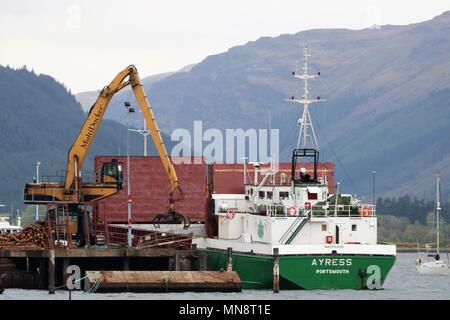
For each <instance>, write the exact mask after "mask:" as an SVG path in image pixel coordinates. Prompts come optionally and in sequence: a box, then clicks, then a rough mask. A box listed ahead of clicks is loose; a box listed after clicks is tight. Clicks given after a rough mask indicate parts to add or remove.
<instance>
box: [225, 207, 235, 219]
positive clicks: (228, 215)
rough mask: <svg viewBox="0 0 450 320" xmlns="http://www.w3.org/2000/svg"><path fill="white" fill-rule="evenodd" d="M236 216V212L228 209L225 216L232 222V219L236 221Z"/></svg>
mask: <svg viewBox="0 0 450 320" xmlns="http://www.w3.org/2000/svg"><path fill="white" fill-rule="evenodd" d="M235 215H236V210H233V209H228V210H227V213H226V214H225V218H226V219H230V220H232V219H234V217H235Z"/></svg>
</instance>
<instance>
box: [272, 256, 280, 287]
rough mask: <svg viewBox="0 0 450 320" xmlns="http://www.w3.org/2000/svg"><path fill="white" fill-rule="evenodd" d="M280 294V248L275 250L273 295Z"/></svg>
mask: <svg viewBox="0 0 450 320" xmlns="http://www.w3.org/2000/svg"><path fill="white" fill-rule="evenodd" d="M279 292H280V256H279V250H278V248H273V293H279Z"/></svg>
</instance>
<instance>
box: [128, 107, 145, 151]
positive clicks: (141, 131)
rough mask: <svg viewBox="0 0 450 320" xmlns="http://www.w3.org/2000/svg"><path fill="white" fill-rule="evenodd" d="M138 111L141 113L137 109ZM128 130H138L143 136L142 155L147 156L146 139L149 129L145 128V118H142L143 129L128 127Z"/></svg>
mask: <svg viewBox="0 0 450 320" xmlns="http://www.w3.org/2000/svg"><path fill="white" fill-rule="evenodd" d="M139 113H141V111H139ZM128 130H129V131H134V132H138V133H140V134H141V135H142V136H143V137H144V157H146V156H147V139H148V135H149V134H150V130H148V129H147V123H146V122H145V119H144V129H141V128H139V129H128Z"/></svg>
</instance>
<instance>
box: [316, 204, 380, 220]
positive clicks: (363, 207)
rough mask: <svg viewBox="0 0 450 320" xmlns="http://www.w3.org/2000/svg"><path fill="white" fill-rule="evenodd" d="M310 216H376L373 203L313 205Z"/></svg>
mask: <svg viewBox="0 0 450 320" xmlns="http://www.w3.org/2000/svg"><path fill="white" fill-rule="evenodd" d="M312 217H354V218H355V217H376V206H375V205H373V204H355V205H340V204H338V205H328V206H326V207H325V206H324V207H320V206H313V208H312Z"/></svg>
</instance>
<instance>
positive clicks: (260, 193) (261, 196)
mask: <svg viewBox="0 0 450 320" xmlns="http://www.w3.org/2000/svg"><path fill="white" fill-rule="evenodd" d="M258 196H259V198H260V199H264V198H265V191H260V192H259V193H258Z"/></svg>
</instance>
